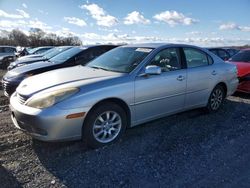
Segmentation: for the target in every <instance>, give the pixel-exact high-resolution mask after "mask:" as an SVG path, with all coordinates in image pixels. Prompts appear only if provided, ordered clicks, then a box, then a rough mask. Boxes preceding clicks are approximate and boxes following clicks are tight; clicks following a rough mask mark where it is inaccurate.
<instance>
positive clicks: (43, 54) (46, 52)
mask: <svg viewBox="0 0 250 188" xmlns="http://www.w3.org/2000/svg"><path fill="white" fill-rule="evenodd" d="M55 49H56V48H51V49H50V50H47V51H45V52H43V53H41V54H39V55H41V56H45V55H46V54H48V53H50V52H53V51H54V50H55Z"/></svg>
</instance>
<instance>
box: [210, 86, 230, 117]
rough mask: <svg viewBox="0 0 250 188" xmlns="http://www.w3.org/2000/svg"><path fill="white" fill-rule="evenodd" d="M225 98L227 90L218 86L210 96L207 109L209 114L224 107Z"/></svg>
mask: <svg viewBox="0 0 250 188" xmlns="http://www.w3.org/2000/svg"><path fill="white" fill-rule="evenodd" d="M225 96H226V93H225V89H224V88H223V87H222V86H221V85H217V86H216V87H215V88H214V89H213V91H212V92H211V94H210V97H209V100H208V103H207V107H206V109H207V111H208V112H209V113H211V112H217V111H218V110H219V109H220V107H221V106H222V104H223V102H224V100H225Z"/></svg>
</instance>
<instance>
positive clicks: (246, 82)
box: [228, 48, 250, 93]
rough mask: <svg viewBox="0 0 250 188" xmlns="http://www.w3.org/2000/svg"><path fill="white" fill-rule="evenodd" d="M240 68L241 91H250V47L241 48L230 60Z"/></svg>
mask: <svg viewBox="0 0 250 188" xmlns="http://www.w3.org/2000/svg"><path fill="white" fill-rule="evenodd" d="M228 62H229V63H232V64H234V65H236V66H237V68H238V77H239V86H238V88H237V90H238V91H240V92H245V93H250V48H248V49H244V50H241V51H240V52H238V53H237V54H235V55H234V56H233V57H231V58H230V59H229V60H228Z"/></svg>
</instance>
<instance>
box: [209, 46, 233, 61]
mask: <svg viewBox="0 0 250 188" xmlns="http://www.w3.org/2000/svg"><path fill="white" fill-rule="evenodd" d="M207 49H208V50H209V51H210V52H212V53H214V54H215V55H217V56H218V57H220V58H221V59H222V60H224V61H227V60H228V59H229V58H230V57H231V55H230V54H229V53H228V51H227V50H225V49H223V48H207Z"/></svg>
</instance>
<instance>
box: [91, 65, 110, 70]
mask: <svg viewBox="0 0 250 188" xmlns="http://www.w3.org/2000/svg"><path fill="white" fill-rule="evenodd" d="M90 67H91V68H93V69H101V70H105V71H111V70H109V69H106V68H103V67H96V66H90Z"/></svg>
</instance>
